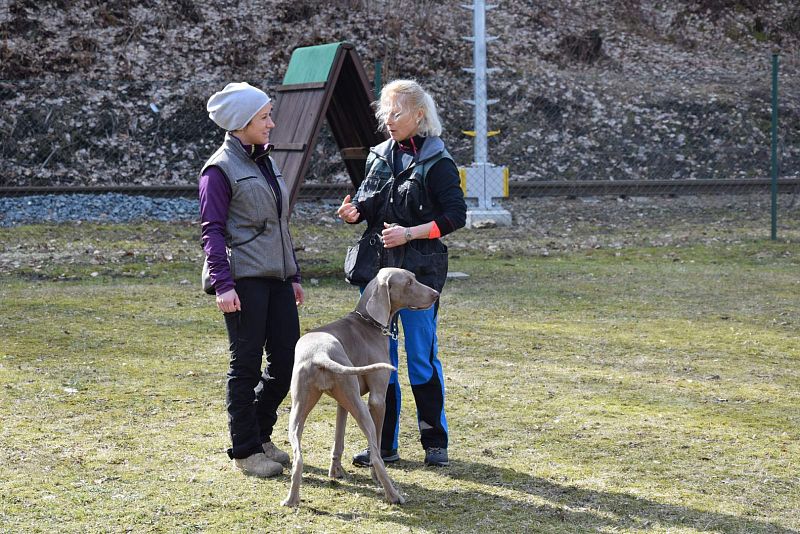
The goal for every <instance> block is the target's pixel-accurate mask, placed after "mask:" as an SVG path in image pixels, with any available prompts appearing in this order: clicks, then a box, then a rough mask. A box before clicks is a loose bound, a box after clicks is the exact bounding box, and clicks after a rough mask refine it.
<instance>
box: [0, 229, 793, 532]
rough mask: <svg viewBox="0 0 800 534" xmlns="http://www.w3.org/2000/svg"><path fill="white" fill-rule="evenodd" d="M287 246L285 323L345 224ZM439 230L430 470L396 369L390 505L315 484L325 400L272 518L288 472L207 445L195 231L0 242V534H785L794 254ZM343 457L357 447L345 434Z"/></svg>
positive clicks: (68, 233)
mask: <svg viewBox="0 0 800 534" xmlns="http://www.w3.org/2000/svg"><path fill="white" fill-rule="evenodd" d="M294 233H295V238H296V240H297V241H298V243H297V244H298V245H299V246H300V248H301V250H300V251H299V252H298V254H299V255H300V259H301V262H303V264H304V268H305V273H306V278H307V280H306V283H305V288H306V293H307V299H308V301H307V304H306V305H305V306H303V307H302V308H301V312H300V314H301V326H302V329H303V330H304V331H305V330H308V329H310V328H312V327H314V326H318V325H320V324H323V323H325V322H327V321H330V320H332V319H334V318H336V317H338V316H340V315H342V314H344V313H345V312H347V311H349V310H350V309H352V307H353V305H354V303H355V298H356V294H357V292H356V291H355V290H354V289H353V288H352V287H350V286H348V285H347V284H345V283H344V282H342V281H341V276H340V275H339V269H340V261H341V257H342V255H343V251H344V248H346V245H347V243H348V242H350V241H351V240H352V239H353V236H354V230H353V229H352V228H348V227H344V226H342V225H336V224H332V223H330V222H328V223H326V222H325V221H322V222H309V221H298V222H297V224H296V228H295V232H294ZM462 233H463V234H464V237H463V238H458V239H462V241H457V239H456V236H457V235H459V234H456V235H455V236H453V239H452V242H454V243H455V244H452V245H451V251H452V255H453V259H452V260H451V266H450V268H451V270H456V271H463V272H467V273H469V274H470V278H469V279H467V280H453V281H450V282H448V285H447V287H446V289H445V292H444V294H443V297H442V307H441V316H440V354H441V357H442V360H443V363H444V367H445V375H446V388H447V403H448V404H447V413H448V420H449V424H450V429H451V443H450V457H451V464H452V465H451V467H449V468H447V469H429V468H424V467H423V466H422V462H421V460H422V456H423V453H422V451H421V449H420V447H419V444H418V438H417V431H416V428H415V426H416V425H415V416H414V409H413V408H414V407H413V401H412V396H411V394H410V389H409V388H408V386H407V381H406V379H405V377H403V381H404V385H403V392H404V393H405V407H404V410H403V414H402V418H401V449H400V454H401V456H402V458H403V460H402V461H401V462H399V463H398V464H395V465H394V466H392V467H391V468H390V474H391V476H392V477H393V479H394V480H395V482H396V483H397V485H398V486H399V487H400V488H401V491H402V492H403V493H404V494H405V495H406V497H407V500H408V502H407V504H405V505H403V506H391V505H388V504H386V503H384V502H383V501H382V499H381V495H380V494H379V492H378V490H377V486H375V485H374V484H373V482H372V481H371V480H370V477H369V474H368V472H367V471H365V470H363V469H357V468H355V467H351V466H349V465H347V466H346V468H347V470H348V472H349V473H350V477H349V478H348V479H345V480H342V481H330V480H329V479H328V478H327V468H328V456H329V453H330V452H329V451H330V447H331V445H332V439H333V425H334V414H335V409H334V408H335V407H334V405H333V402H332V401H331V400H330V399H327V398H325V399H323V401H321V403H320V405H319V406H318V407H317V409H316V410H315V411H314V412H313V413H312V415H311V417H310V419H309V423H308V426H307V429H306V432H305V435H304V450H305V453H306V469H305V476H304V483H303V486H302V497H303V503H302V506H301V507H300V508H299V509H297V510H291V509H286V508H283V507H281V506H279V502H280V501H281V500H282V499H283V497H284V496H285V494H286V491H287V489H288V476H286V475H284V476H282V477H278V478H275V479H269V480H258V479H253V478H246V477H243V476H241V475H240V474H239V473H238V472H236V471H235V470H234V469H233V468H232V467H231V465H230V461H229V460H228V459H227V456H226V455H225V453H224V450H225V448H226V447H227V446H228V437H227V428H226V415H225V408H224V377H225V372H226V367H227V354H226V341H225V334H224V327H223V323H222V319H221V316H220V314H219V313H218V312H216V311H215V308H214V305H213V299H212V298H211V297H208V296H206V295H204V294H202V293H201V292H200V290H199V274H198V271H199V257H200V253H201V251H200V248H199V240H198V237H197V234H198V232H197V228H196V226H194V225H188V224H187V225H166V224H153V225H131V226H114V225H80V226H78V225H60V226H28V227H18V228H12V229H5V230H4V234H5V236H4V238H3V239H4V242H3V244H2V248H0V252H1V254H0V300H1V301H2V308H0V421H2V425H0V532H45V531H54V532H124V531H132V532H196V531H208V532H241V531H248V532H250V531H253V532H267V531H269V532H292V531H296V532H391V533H396V532H590V531H599V532H741V533H751V532H779V533H789V532H797V531H798V530H800V511H799V510H800V476H799V475H798V470H797V465H800V431H799V430H798V429H799V428H800V415H798V414H800V387H798V386H800V365H799V364H800V336H798V335H797V329H798V325H800V276H798V273H799V272H800V269H799V268H798V267H800V265H798V264H799V263H800V260H798V258H799V257H800V256H799V254H800V251H798V247H797V244H796V242H792V241H791V240H790V241H788V242H781V243H770V242H766V241H755V240H748V239H737V240H735V241H734V242H731V241H720V242H710V243H709V242H704V241H703V240H697V241H694V242H690V243H686V242H683V243H681V244H679V245H675V246H661V247H653V246H648V245H647V244H646V243H634V244H630V245H627V246H625V247H622V248H614V249H612V248H600V249H595V248H591V247H586V248H576V249H574V250H571V249H570V248H569V247H565V249H564V250H561V251H560V252H555V253H552V254H550V255H547V256H543V255H541V254H539V252H538V251H539V250H540V248H539V247H538V244H537V245H534V246H527V247H526V246H525V245H524V243H520V242H519V241H518V240H517V239H509V244H508V248H503V247H502V245H501V247H500V249H499V250H497V249H493V250H488V249H486V248H485V247H481V246H479V245H476V244H475V243H479V241H480V239H479V238H480V237H481V235H483V236H484V237H486V236H489V235H491V236H493V238H492V242H501V240H498V239H496V238H498V237H499V236H500V235H501V230H488V231H485V233H483V234H481V233H480V232H468V231H462ZM95 251H97V252H95ZM15 263H16V266H15ZM312 279H313V280H312ZM402 371H403V372H401V376H403V374H404V371H405V367H403V369H402ZM287 416H288V403H285V404H284V406H283V407H282V408H281V411H280V414H279V421H278V425H277V428H276V431H275V435H274V439H275V441H276V442H277V443H278V445H279V446H281V447H282V448H286V446H287V441H286V437H285V436H286V422H287ZM346 443H347V445H346V450H345V453H346V454H347V455H348V456H349V455H350V454H352V453H354V452H356V451H357V450H360V448H361V447H362V446H363V445H364V439H363V437H362V436H361V435H360V433H359V431H358V429H357V427H356V426H355V424H354V423H353V422H352V420H351V421H350V423H349V426H348V431H347V438H346Z"/></svg>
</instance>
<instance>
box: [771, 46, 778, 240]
mask: <svg viewBox="0 0 800 534" xmlns="http://www.w3.org/2000/svg"><path fill="white" fill-rule="evenodd" d="M770 237H771V239H772V240H773V241H775V240H776V239H778V54H777V53H774V54H772V231H771V233H770Z"/></svg>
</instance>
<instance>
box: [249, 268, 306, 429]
mask: <svg viewBox="0 0 800 534" xmlns="http://www.w3.org/2000/svg"><path fill="white" fill-rule="evenodd" d="M267 284H268V286H269V306H268V308H267V316H266V328H267V337H266V344H265V346H264V349H265V352H266V355H267V366H266V369H265V370H264V374H263V375H262V379H261V381H260V383H259V385H258V387H257V388H256V417H257V419H258V428H259V443H263V442H265V441H269V440H270V438H271V436H272V429H273V427H274V426H275V423H276V422H277V420H278V407H279V406H280V404H281V403H282V402H283V400H284V399H285V398H286V395H287V394H288V393H289V388H290V386H291V382H292V369H293V367H294V348H295V345H296V344H297V340H298V339H299V338H300V320H299V318H298V316H297V304H296V302H295V297H294V289H293V288H292V283H291V282H282V281H280V280H267Z"/></svg>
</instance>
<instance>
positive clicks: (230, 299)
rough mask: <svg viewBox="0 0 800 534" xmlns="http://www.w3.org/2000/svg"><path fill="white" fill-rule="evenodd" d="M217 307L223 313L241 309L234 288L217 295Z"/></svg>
mask: <svg viewBox="0 0 800 534" xmlns="http://www.w3.org/2000/svg"><path fill="white" fill-rule="evenodd" d="M217 308H219V309H220V311H221V312H224V313H232V312H235V311H241V310H242V303H241V302H239V295H238V294H237V293H236V290H235V289H230V290H228V291H226V292H225V293H223V294H221V295H217Z"/></svg>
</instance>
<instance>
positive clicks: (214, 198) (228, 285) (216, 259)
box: [199, 143, 300, 295]
mask: <svg viewBox="0 0 800 534" xmlns="http://www.w3.org/2000/svg"><path fill="white" fill-rule="evenodd" d="M242 147H244V149H245V150H246V151H247V153H248V154H250V157H251V158H253V160H254V161H255V162H256V163H257V164H258V168H259V169H260V170H261V174H262V175H263V176H264V179H265V180H266V181H267V183H268V184H269V185H270V187H271V188H272V190H273V191H274V192H275V197H276V198H277V200H278V214H279V215H280V213H281V191H280V187H278V182H277V178H275V175H274V174H273V173H272V169H271V168H270V166H269V165H268V164H267V161H269V158H267V157H265V156H264V154H265V153H266V152H268V150H269V149H270V148H271V147H270V146H263V145H256V146H255V150H253V149H254V147H253V145H245V144H244V143H242ZM259 156H264V157H259ZM199 193H200V229H201V234H202V237H203V250H205V253H206V257H207V258H208V268H209V273H210V275H211V282H212V283H213V284H214V291H216V293H217V295H221V294H223V293H225V292H226V291H230V290H231V289H234V287H235V283H234V280H233V276H232V275H231V269H230V266H229V265H228V254H227V251H226V245H225V226H226V223H227V221H228V206H229V205H230V203H231V197H232V195H233V192H232V191H231V184H230V183H229V182H228V178H227V177H226V176H225V174H224V173H223V172H222V170H220V168H219V167H215V166H211V167H208V168H207V169H206V170H205V172H204V173H203V174H202V175H201V176H200V186H199ZM293 260H294V263H295V265H297V256H296V255H295V256H294V258H293ZM291 281H292V282H297V283H300V266H299V265H297V274H295V275H294V276H293V277H292V278H291Z"/></svg>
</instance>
